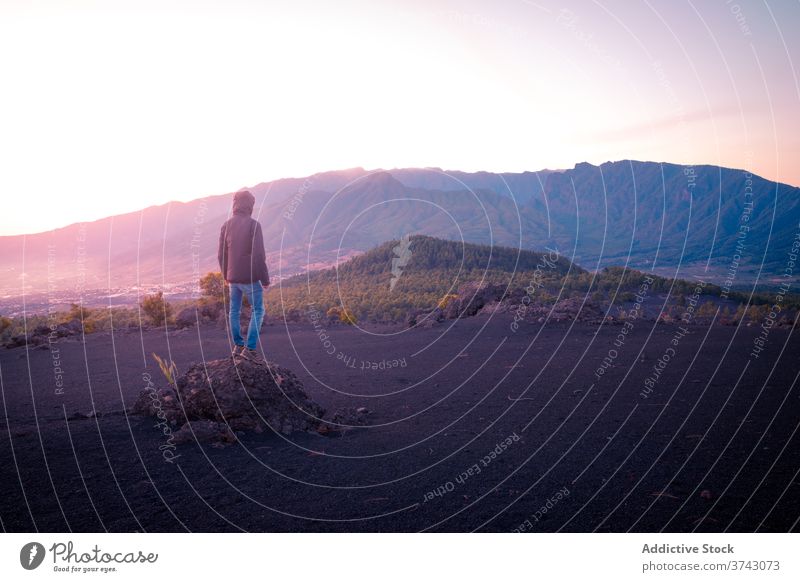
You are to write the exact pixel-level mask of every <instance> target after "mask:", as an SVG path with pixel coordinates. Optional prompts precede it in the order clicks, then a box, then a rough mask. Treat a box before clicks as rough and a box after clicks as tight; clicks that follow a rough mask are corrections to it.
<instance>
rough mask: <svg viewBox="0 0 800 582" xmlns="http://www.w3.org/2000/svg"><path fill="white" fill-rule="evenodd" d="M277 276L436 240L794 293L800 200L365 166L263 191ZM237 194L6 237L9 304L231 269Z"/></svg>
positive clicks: (625, 167) (644, 177)
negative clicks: (220, 250)
mask: <svg viewBox="0 0 800 582" xmlns="http://www.w3.org/2000/svg"><path fill="white" fill-rule="evenodd" d="M250 190H251V192H253V194H254V195H255V196H256V209H255V211H254V216H257V218H258V219H259V220H260V222H261V224H262V226H263V230H264V239H265V244H266V246H267V251H268V264H269V267H270V270H271V274H272V275H273V277H276V278H283V277H287V276H290V275H294V274H298V273H302V272H305V271H308V270H315V269H319V268H322V267H327V266H331V265H333V264H337V263H339V262H341V261H343V260H345V259H348V258H351V257H353V256H356V255H358V254H360V253H362V252H364V251H366V250H368V249H370V248H372V247H375V246H377V245H379V244H381V243H383V242H384V241H387V240H391V239H400V238H401V237H403V236H406V235H412V234H424V235H432V236H436V237H439V238H445V239H451V240H456V241H461V240H463V241H465V242H471V243H479V244H490V245H491V244H497V245H504V246H511V247H515V248H522V249H524V250H541V249H543V248H545V247H550V248H552V249H556V250H557V251H558V252H559V253H560V254H561V255H563V256H565V257H567V258H570V259H572V260H573V261H574V262H575V263H577V264H579V265H580V266H582V267H584V268H586V269H589V270H594V269H597V268H600V267H604V266H609V265H627V266H629V267H635V268H638V269H642V270H646V269H652V270H653V271H655V272H658V273H660V274H664V275H668V276H678V277H684V278H686V277H689V276H691V275H693V274H694V275H696V274H700V275H702V276H704V277H705V278H707V279H708V280H710V281H714V282H717V283H719V282H721V281H723V280H725V278H726V277H728V279H729V280H730V281H731V283H732V284H733V285H734V286H735V285H738V284H744V283H747V282H750V281H752V280H753V279H754V278H755V277H756V275H758V274H759V273H760V279H761V280H762V281H778V280H780V276H781V274H782V273H783V272H784V269H785V268H786V265H787V257H788V254H789V253H790V251H791V246H792V242H793V240H794V239H795V237H796V236H797V235H798V222H799V221H800V206H799V205H800V189H798V188H797V187H794V186H789V185H786V184H781V183H776V182H772V181H769V180H766V179H764V178H761V177H759V176H755V175H751V174H750V173H748V172H747V171H745V170H736V169H729V168H722V167H718V166H708V165H703V166H683V165H676V164H669V163H658V162H640V161H632V160H625V161H618V162H607V163H604V164H601V165H599V166H595V165H592V164H588V163H580V164H577V165H576V166H575V167H574V168H572V169H566V170H542V171H537V172H522V173H491V172H474V173H469V172H459V171H443V170H440V169H438V168H404V169H393V170H377V171H367V170H364V169H362V168H355V169H349V170H342V171H333V172H323V173H319V174H315V175H312V176H308V177H303V178H289V179H281V180H276V181H272V182H265V183H261V184H257V185H255V186H253V187H252V188H250ZM230 206H231V196H230V194H221V195H217V196H209V197H205V198H200V199H197V200H193V201H191V202H186V203H183V202H170V203H167V204H163V205H158V206H151V207H148V208H144V209H142V210H141V211H139V212H132V213H127V214H121V215H117V216H111V217H107V218H104V219H101V220H97V221H93V222H87V223H80V224H73V225H70V226H67V227H64V228H59V229H55V230H52V231H48V232H44V233H38V234H33V235H18V236H4V237H0V274H2V278H0V281H2V285H0V292H2V294H3V295H5V296H7V297H8V296H18V295H21V294H22V293H23V289H24V291H25V293H26V294H28V293H36V292H47V291H48V290H49V291H50V292H53V291H58V292H63V293H69V292H70V291H81V290H82V291H86V290H91V289H130V288H131V287H133V286H138V287H141V288H148V287H153V286H167V287H169V285H172V284H180V283H184V284H185V283H189V282H191V281H194V280H196V279H197V278H198V277H199V276H200V275H202V274H204V273H206V272H208V271H214V270H218V266H217V260H216V251H217V243H218V235H219V228H220V226H221V224H222V222H223V221H224V220H225V219H226V218H227V216H228V215H229V213H230Z"/></svg>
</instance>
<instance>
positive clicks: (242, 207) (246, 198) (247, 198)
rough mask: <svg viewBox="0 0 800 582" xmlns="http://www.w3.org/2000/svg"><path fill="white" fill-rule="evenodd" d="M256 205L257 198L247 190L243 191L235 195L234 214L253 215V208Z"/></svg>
mask: <svg viewBox="0 0 800 582" xmlns="http://www.w3.org/2000/svg"><path fill="white" fill-rule="evenodd" d="M255 205H256V197H255V196H253V195H252V194H251V193H250V192H249V191H247V190H241V191H240V192H237V193H236V194H234V195H233V213H234V214H245V215H247V216H250V215H251V214H253V207H254V206H255Z"/></svg>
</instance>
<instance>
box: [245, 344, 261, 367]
mask: <svg viewBox="0 0 800 582" xmlns="http://www.w3.org/2000/svg"><path fill="white" fill-rule="evenodd" d="M239 355H240V356H241V357H243V358H244V359H245V360H250V361H251V362H253V363H256V364H263V363H264V358H262V357H261V353H260V352H259V351H258V350H251V349H250V348H242V351H241V352H240V353H239Z"/></svg>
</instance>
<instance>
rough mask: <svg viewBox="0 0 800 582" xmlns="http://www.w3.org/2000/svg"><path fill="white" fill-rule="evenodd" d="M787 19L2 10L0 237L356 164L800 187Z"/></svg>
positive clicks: (75, 7) (747, 8)
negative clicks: (713, 172)
mask: <svg viewBox="0 0 800 582" xmlns="http://www.w3.org/2000/svg"><path fill="white" fill-rule="evenodd" d="M798 29H800V2H797V1H790V0H782V1H769V2H756V1H747V0H740V1H738V2H726V1H725V0H715V1H711V0H703V1H701V0H694V1H692V2H684V1H681V0H659V1H654V0H650V1H642V2H632V1H630V0H626V1H614V2H609V1H602V2H591V1H583V2H556V1H553V2H550V1H547V0H541V1H540V0H537V1H536V2H528V1H524V0H483V1H455V0H452V1H449V0H418V1H417V0H413V1H409V0H403V1H390V0H371V1H364V2H361V1H356V0H337V1H335V2H333V1H321V0H320V1H302V0H291V1H288V0H287V1H285V2H279V1H262V2H258V1H255V0H254V1H250V2H247V1H235V0H234V1H225V2H222V1H220V2H200V1H192V2H168V1H157V2H146V1H143V0H136V1H135V2H114V1H96V2H89V1H81V0H70V1H63V0H58V1H52V2H30V1H27V0H26V1H22V0H19V1H9V0H0V55H2V58H0V78H1V79H2V83H3V88H2V91H0V193H1V194H2V212H1V213H0V217H1V218H0V235H1V234H17V233H24V232H38V231H43V230H48V229H50V228H54V227H58V226H64V225H67V224H70V223H73V222H78V221H81V220H92V219H96V218H101V217H103V216H107V215H110V214H117V213H120V212H126V211H131V210H137V209H139V208H143V207H145V206H149V205H151V204H159V203H163V202H166V201H168V200H190V199H192V198H197V197H200V196H205V195H209V194H219V193H223V192H229V191H232V190H235V189H238V188H240V187H242V186H246V185H252V184H255V183H258V182H262V181H266V180H271V179H274V178H280V177H288V176H304V175H308V174H311V173H314V172H317V171H323V170H331V169H340V168H348V167H354V166H362V167H365V168H370V169H371V168H377V167H383V168H392V167H406V166H437V167H441V168H444V169H459V170H467V171H472V170H490V171H522V170H538V169H542V168H571V167H572V166H573V165H574V164H575V163H577V162H581V161H589V162H591V163H602V162H604V161H608V160H619V159H627V158H633V159H639V160H653V161H668V162H676V163H695V164H700V163H709V164H718V165H723V166H729V167H747V168H748V169H751V170H752V171H754V172H756V173H758V174H761V175H763V176H765V177H767V178H770V179H774V180H779V181H782V182H788V183H791V184H795V185H800V163H798V162H800V86H799V85H800V81H799V80H798V75H800V37H799V36H798V34H797V31H798Z"/></svg>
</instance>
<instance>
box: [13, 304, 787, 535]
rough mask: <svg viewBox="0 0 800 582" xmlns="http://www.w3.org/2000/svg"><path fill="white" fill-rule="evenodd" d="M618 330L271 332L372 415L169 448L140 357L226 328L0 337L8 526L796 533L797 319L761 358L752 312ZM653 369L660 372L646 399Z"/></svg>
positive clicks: (347, 401)
mask: <svg viewBox="0 0 800 582" xmlns="http://www.w3.org/2000/svg"><path fill="white" fill-rule="evenodd" d="M620 330H621V328H620V326H602V327H599V328H598V326H590V325H587V324H574V325H571V324H570V323H560V324H548V325H546V326H544V327H542V326H541V325H538V324H527V323H525V324H523V325H521V326H520V328H519V329H518V330H517V331H513V330H512V329H511V320H510V318H509V316H507V315H506V316H496V317H494V318H489V317H487V316H478V317H475V318H471V319H468V320H462V321H458V322H456V323H455V324H453V322H448V323H447V324H446V325H443V326H441V327H436V328H433V329H425V330H422V329H416V330H401V329H399V328H388V327H375V328H369V329H367V330H360V329H356V328H349V327H342V326H336V327H331V328H330V329H327V330H315V329H314V328H313V327H312V326H311V325H310V324H307V325H299V324H298V325H295V326H292V327H290V328H289V329H287V328H285V327H283V326H270V327H267V328H266V329H265V331H264V333H263V334H262V342H263V346H264V349H265V350H266V353H267V354H268V357H269V359H270V360H273V361H275V362H277V363H279V364H281V365H283V366H286V367H289V368H291V369H292V370H293V371H295V373H296V374H297V375H298V376H299V377H300V378H301V380H302V381H303V382H304V384H305V386H306V390H307V391H308V392H309V394H310V395H311V396H312V397H313V398H314V399H315V400H317V401H318V402H319V403H320V404H322V405H323V406H324V407H326V408H328V409H333V408H336V407H339V406H353V407H360V406H365V407H367V408H368V409H369V410H370V411H371V413H370V415H369V422H370V426H367V427H364V428H353V429H351V430H347V431H345V432H344V433H343V434H341V435H339V436H336V437H329V436H321V435H318V434H306V433H302V434H293V435H291V436H290V437H284V436H280V435H277V434H266V433H265V434H260V435H255V434H252V435H245V436H244V437H242V438H241V440H240V442H239V443H237V444H234V445H231V446H229V447H227V448H215V447H213V446H211V445H197V444H188V445H183V446H181V447H180V448H178V449H177V451H176V452H175V454H176V455H177V456H176V457H175V458H174V460H172V462H168V461H167V460H165V455H164V454H163V452H162V451H164V450H165V448H164V446H165V443H166V441H167V438H166V437H165V435H164V434H163V433H162V431H160V430H159V429H158V428H156V427H155V426H154V421H153V419H149V418H142V417H135V416H129V415H127V414H125V413H124V410H125V409H126V408H128V407H130V406H131V404H132V403H133V400H134V399H135V397H136V395H137V394H138V393H139V391H140V390H142V388H144V387H145V385H146V380H145V378H146V374H151V375H152V377H153V379H154V381H156V382H157V383H163V379H162V377H161V375H160V372H159V371H158V368H157V366H156V365H155V362H154V361H153V359H152V357H151V355H150V354H151V353H152V352H155V353H158V354H159V355H161V356H166V357H171V358H173V359H174V360H175V362H176V364H177V366H178V369H179V370H185V369H186V368H187V367H188V365H189V364H190V363H192V362H200V361H203V360H208V359H214V358H221V357H226V355H227V354H228V353H229V346H228V342H227V338H226V334H225V331H224V330H220V329H217V328H216V327H213V326H209V327H202V328H201V329H200V330H199V331H198V330H197V329H191V330H187V331H183V332H179V333H174V332H171V333H169V334H165V332H164V331H163V330H161V331H158V330H153V331H146V332H144V333H140V332H139V331H138V330H137V331H133V332H129V333H114V334H113V335H112V334H94V335H90V336H88V337H87V338H86V342H85V343H83V342H82V341H64V342H61V343H59V344H56V345H55V346H53V347H52V350H51V349H44V350H42V349H35V350H26V349H25V348H17V349H13V350H7V349H3V350H0V379H2V406H3V408H2V412H3V416H2V418H3V420H2V424H0V466H2V481H1V482H2V492H3V495H2V496H0V520H2V523H0V525H2V528H3V529H4V530H5V531H41V532H64V531H115V532H117V531H148V532H149V531H239V530H244V531H419V530H428V531H472V530H480V531H513V530H524V531H548V532H550V531H579V532H586V531H615V532H620V531H662V530H663V531H692V530H697V531H756V530H758V531H798V529H799V527H798V519H800V478H798V471H800V447H798V444H800V437H799V436H798V434H797V428H798V423H800V401H798V399H799V398H800V389H798V386H797V384H796V380H797V376H798V372H799V371H800V359H798V357H797V355H798V353H800V341H799V340H798V334H796V333H795V334H792V333H791V332H790V331H788V330H782V329H773V330H772V331H771V332H770V334H769V337H768V342H767V347H766V349H765V350H764V351H763V352H762V353H761V354H760V356H759V357H758V358H754V357H752V356H750V353H751V349H752V346H753V340H754V339H755V338H756V337H757V336H758V333H759V331H760V330H759V329H758V328H757V327H742V328H740V329H737V328H734V327H722V326H715V327H713V328H708V327H690V328H689V329H688V333H686V334H685V335H681V332H679V329H678V327H677V326H676V325H665V324H659V325H658V326H654V324H653V323H652V322H645V321H639V322H637V323H636V324H635V326H634V327H633V329H632V330H631V331H630V333H629V334H627V335H626V336H624V341H622V342H620V341H617V345H615V344H614V341H615V340H616V339H617V338H618V337H619V336H618V334H619V333H620ZM320 335H322V337H320ZM55 350H57V351H55ZM610 350H616V351H615V352H610ZM665 355H667V356H668V357H669V362H666V364H665V365H664V366H663V370H661V371H660V374H658V375H655V372H654V366H658V365H659V364H658V361H659V359H662V361H663V358H664V356H665ZM612 356H614V357H612ZM56 358H57V361H56V360H55V359H56ZM604 358H607V359H606V363H609V362H611V365H610V366H608V367H607V369H606V370H605V373H604V374H603V375H601V376H597V375H596V371H597V369H598V367H599V366H601V365H602V364H603V360H604ZM612 360H613V361H612ZM363 362H367V364H364V363H363ZM362 368H364V369H362ZM373 368H374V369H373ZM59 376H60V378H59ZM648 377H649V378H651V379H652V378H653V377H657V382H655V384H653V385H652V391H651V392H650V393H648V394H646V396H647V397H645V394H644V393H643V391H645V390H646V388H647V386H646V381H647V378H648ZM59 384H61V386H59ZM651 384H652V383H651ZM93 411H97V413H98V414H97V415H96V416H90V417H88V418H85V417H83V416H82V415H90V414H91V413H92V412H93ZM76 413H77V414H76Z"/></svg>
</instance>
